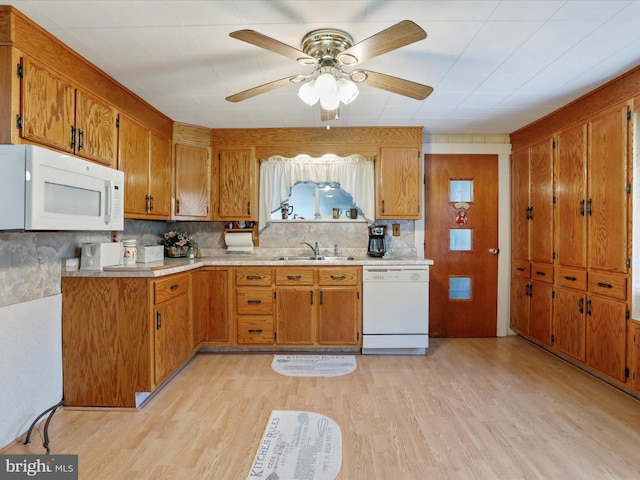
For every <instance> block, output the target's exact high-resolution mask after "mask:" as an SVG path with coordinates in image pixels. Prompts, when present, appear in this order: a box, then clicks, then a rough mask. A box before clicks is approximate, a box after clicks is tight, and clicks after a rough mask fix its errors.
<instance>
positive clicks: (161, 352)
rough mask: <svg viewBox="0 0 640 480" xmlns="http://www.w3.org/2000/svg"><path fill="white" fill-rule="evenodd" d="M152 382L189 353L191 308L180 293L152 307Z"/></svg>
mask: <svg viewBox="0 0 640 480" xmlns="http://www.w3.org/2000/svg"><path fill="white" fill-rule="evenodd" d="M154 313H155V348H154V351H155V371H154V380H155V384H156V385H158V384H159V383H161V382H162V381H163V380H164V379H165V378H166V377H167V376H169V375H170V374H171V373H173V372H174V371H175V369H176V368H178V367H179V366H180V365H181V364H182V363H183V362H184V361H185V360H186V359H187V358H189V355H190V353H191V343H192V337H191V309H190V302H189V295H188V294H185V295H180V296H178V297H175V298H172V299H171V300H167V301H166V302H163V303H161V304H160V305H157V306H156V308H155V310H154Z"/></svg>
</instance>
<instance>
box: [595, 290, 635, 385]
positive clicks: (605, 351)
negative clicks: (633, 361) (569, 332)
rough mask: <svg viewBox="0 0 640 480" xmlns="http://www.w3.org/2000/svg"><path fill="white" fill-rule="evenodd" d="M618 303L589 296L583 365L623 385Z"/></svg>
mask: <svg viewBox="0 0 640 480" xmlns="http://www.w3.org/2000/svg"><path fill="white" fill-rule="evenodd" d="M625 312H626V305H625V304H624V303H622V302H618V301H615V300H609V299H605V298H599V297H595V296H592V297H590V298H589V300H587V366H589V367H592V368H595V369H596V370H599V371H600V372H602V373H604V374H606V375H608V376H610V377H611V378H614V379H616V380H618V381H620V382H623V383H624V382H625V380H626V378H625V374H624V373H625V372H624V370H625V367H626V358H627V357H626V353H627V349H626V345H627V335H626V333H627V332H626V326H627V320H626V317H625Z"/></svg>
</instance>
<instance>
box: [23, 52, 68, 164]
mask: <svg viewBox="0 0 640 480" xmlns="http://www.w3.org/2000/svg"><path fill="white" fill-rule="evenodd" d="M22 67H23V77H22V83H21V85H22V90H21V102H22V105H21V106H22V108H21V112H22V129H21V133H20V135H21V136H22V137H23V138H26V139H28V140H32V141H34V142H36V143H41V144H44V145H49V146H51V147H53V148H56V149H58V150H62V151H64V152H70V153H72V152H73V151H74V147H75V141H76V136H75V129H74V111H75V89H74V88H73V87H71V86H70V85H68V84H67V83H66V82H65V81H64V80H63V79H62V78H61V77H59V76H57V75H56V74H54V73H53V72H51V71H50V70H48V69H46V68H44V67H42V66H40V65H38V64H37V63H36V62H33V61H31V60H29V59H27V58H23V59H22Z"/></svg>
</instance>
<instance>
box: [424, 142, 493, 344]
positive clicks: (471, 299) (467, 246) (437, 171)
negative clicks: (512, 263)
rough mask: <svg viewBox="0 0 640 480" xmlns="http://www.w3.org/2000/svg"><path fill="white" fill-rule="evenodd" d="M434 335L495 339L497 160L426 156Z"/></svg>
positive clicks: (431, 328) (427, 237)
mask: <svg viewBox="0 0 640 480" xmlns="http://www.w3.org/2000/svg"><path fill="white" fill-rule="evenodd" d="M425 173H426V186H425V197H426V200H425V257H426V258H430V259H433V260H434V266H433V268H432V269H431V272H430V289H431V290H430V299H431V304H430V312H429V331H430V334H431V335H432V336H436V337H438V336H440V337H486V336H495V335H496V327H497V296H498V157H497V155H425Z"/></svg>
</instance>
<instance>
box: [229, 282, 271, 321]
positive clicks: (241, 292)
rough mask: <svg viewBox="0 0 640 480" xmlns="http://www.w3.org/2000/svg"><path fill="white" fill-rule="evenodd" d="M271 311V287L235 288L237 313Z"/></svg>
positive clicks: (264, 313)
mask: <svg viewBox="0 0 640 480" xmlns="http://www.w3.org/2000/svg"><path fill="white" fill-rule="evenodd" d="M272 312H273V294H272V292H271V288H251V287H239V288H238V289H236V313H237V314H238V315H251V314H253V315H269V314H271V313H272Z"/></svg>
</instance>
